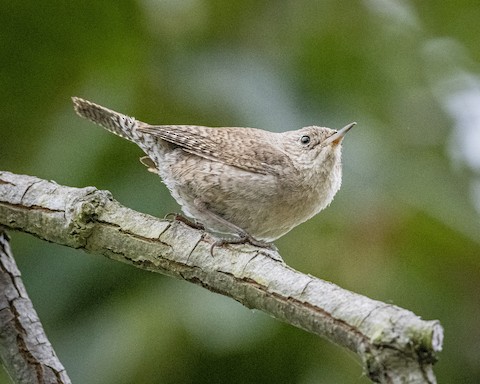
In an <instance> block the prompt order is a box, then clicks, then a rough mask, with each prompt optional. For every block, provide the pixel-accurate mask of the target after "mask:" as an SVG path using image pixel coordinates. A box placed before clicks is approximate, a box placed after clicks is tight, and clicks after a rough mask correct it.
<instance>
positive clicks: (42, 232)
mask: <svg viewBox="0 0 480 384" xmlns="http://www.w3.org/2000/svg"><path fill="white" fill-rule="evenodd" d="M0 224H1V225H4V226H6V227H8V228H10V229H15V230H19V231H23V232H27V233H30V234H32V235H34V236H37V237H39V238H41V239H44V240H48V241H52V242H56V243H58V244H63V245H67V246H70V247H73V248H78V249H82V250H84V251H87V252H90V253H95V254H99V255H103V256H106V257H108V258H110V259H113V260H118V261H121V262H124V263H127V264H131V265H134V266H136V267H138V268H142V269H146V270H150V271H154V272H159V273H163V274H167V275H170V276H173V277H176V278H179V279H183V280H187V281H190V282H192V283H195V284H198V285H201V286H203V287H204V288H207V289H209V290H211V291H213V292H216V293H220V294H222V295H225V296H228V297H231V298H233V299H234V300H237V301H238V302H240V303H242V304H243V305H245V306H247V307H248V308H255V309H259V310H262V311H264V312H266V313H268V314H270V315H272V316H273V317H275V318H277V319H279V320H282V321H284V322H287V323H290V324H292V325H294V326H296V327H299V328H302V329H304V330H306V331H309V332H312V333H314V334H316V335H319V336H321V337H324V338H326V339H328V340H330V341H332V342H334V343H336V344H338V345H340V346H343V347H345V348H348V349H350V350H352V351H354V352H356V353H357V354H358V356H359V357H360V359H361V361H362V364H363V367H364V371H365V374H367V375H368V377H369V378H370V379H371V380H372V381H375V382H379V383H435V382H436V379H435V376H434V373H433V370H432V365H433V364H434V363H435V362H436V359H437V358H436V356H437V353H438V352H439V351H440V350H441V348H442V341H443V329H442V327H441V325H440V323H439V322H438V321H424V320H421V319H420V318H419V317H418V316H416V315H415V314H413V313H412V312H410V311H408V310H405V309H402V308H399V307H396V306H394V305H391V304H386V303H382V302H379V301H376V300H372V299H369V298H367V297H364V296H361V295H358V294H355V293H353V292H350V291H347V290H344V289H342V288H340V287H338V286H336V285H335V284H332V283H329V282H325V281H322V280H320V279H317V278H315V277H313V276H310V275H305V274H303V273H300V272H298V271H296V270H294V269H292V268H290V267H289V266H287V265H286V264H285V263H284V262H283V261H282V259H281V257H280V256H279V255H278V253H276V252H273V251H269V250H268V251H267V250H265V249H262V248H257V247H254V246H250V245H229V246H222V247H215V248H214V249H213V252H211V247H212V244H213V243H214V242H215V238H213V237H212V236H211V235H209V234H207V233H205V232H202V231H200V230H197V229H193V228H191V227H189V226H187V225H185V224H183V223H182V222H179V221H173V222H170V221H166V220H159V219H157V218H154V217H152V216H149V215H145V214H142V213H138V212H135V211H133V210H130V209H128V208H126V207H123V206H122V205H120V204H119V203H118V202H116V201H115V200H113V198H112V197H111V195H110V193H109V192H107V191H100V190H97V189H96V188H93V187H87V188H71V187H64V186H60V185H58V184H56V183H54V182H51V181H46V180H41V179H38V178H35V177H30V176H22V175H15V174H12V173H9V172H0Z"/></svg>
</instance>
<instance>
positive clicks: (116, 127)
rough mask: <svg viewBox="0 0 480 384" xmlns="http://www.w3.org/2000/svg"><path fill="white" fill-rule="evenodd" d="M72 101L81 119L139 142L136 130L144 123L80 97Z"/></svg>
mask: <svg viewBox="0 0 480 384" xmlns="http://www.w3.org/2000/svg"><path fill="white" fill-rule="evenodd" d="M72 101H73V106H74V109H75V112H77V114H78V115H79V116H80V117H83V118H85V119H87V120H90V121H92V122H94V123H96V124H98V125H101V126H102V127H103V128H105V129H106V130H107V131H110V132H112V133H114V134H116V135H118V136H120V137H123V138H125V139H127V140H130V141H134V142H137V141H138V138H139V137H138V136H139V135H138V133H137V132H135V129H136V128H137V127H138V126H139V125H140V124H142V125H143V123H141V122H139V121H137V120H135V118H133V117H129V116H126V115H123V114H121V113H118V112H115V111H112V110H110V109H108V108H105V107H102V106H101V105H98V104H95V103H92V102H91V101H88V100H84V99H81V98H79V97H72Z"/></svg>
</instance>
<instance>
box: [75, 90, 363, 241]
mask: <svg viewBox="0 0 480 384" xmlns="http://www.w3.org/2000/svg"><path fill="white" fill-rule="evenodd" d="M73 103H74V107H75V111H76V112H77V113H78V114H79V115H80V116H82V117H84V118H87V119H89V120H91V121H93V122H95V123H97V124H99V125H101V126H103V127H104V128H106V129H107V130H109V131H111V132H113V133H115V134H117V135H119V136H121V137H124V138H126V139H128V140H131V141H133V142H135V143H136V144H137V145H138V146H139V147H140V148H141V149H142V150H143V151H144V152H145V153H146V154H147V155H148V158H149V159H148V158H147V159H145V158H144V159H143V160H142V162H143V163H144V164H146V165H147V166H148V167H149V169H150V170H151V171H153V172H156V173H158V174H159V175H160V177H161V178H162V180H163V182H164V183H165V184H166V186H167V187H168V189H169V190H170V192H171V193H172V196H173V197H174V198H175V200H176V201H177V202H178V203H179V204H180V206H181V207H182V210H183V212H184V213H185V214H186V215H187V216H190V217H192V218H194V219H196V220H198V221H199V222H200V223H202V224H203V225H204V226H205V227H206V228H207V229H209V230H211V231H213V232H219V233H228V234H232V235H236V236H239V237H245V236H248V237H249V238H253V239H256V240H260V241H265V242H271V241H274V240H275V239H278V238H279V237H280V236H282V235H284V234H285V233H287V232H288V231H290V230H291V229H292V228H293V227H295V226H297V225H299V224H301V223H302V222H304V221H306V220H308V219H309V218H311V217H312V216H314V215H315V214H317V213H318V212H320V211H321V210H322V209H324V208H325V207H326V206H327V205H328V204H330V202H331V201H332V199H333V197H334V195H335V193H336V192H337V191H338V189H339V188H340V184H341V173H342V172H341V141H342V139H343V137H344V135H345V133H346V132H347V131H348V130H349V129H350V128H351V127H353V125H355V123H351V124H349V125H347V126H346V127H345V128H343V129H342V130H341V131H339V132H336V131H335V130H332V129H329V128H323V127H316V126H311V127H305V128H301V129H299V130H296V131H288V132H283V133H274V132H269V131H264V130H260V129H256V128H238V127H228V128H210V127H202V126H191V125H149V124H146V123H143V122H141V121H138V120H136V119H134V118H132V117H128V116H125V115H122V114H120V113H117V112H114V111H111V110H109V109H107V108H104V107H102V106H100V105H97V104H94V103H91V102H89V101H86V100H83V99H80V98H76V97H74V98H73Z"/></svg>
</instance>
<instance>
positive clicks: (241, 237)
mask: <svg viewBox="0 0 480 384" xmlns="http://www.w3.org/2000/svg"><path fill="white" fill-rule="evenodd" d="M194 203H195V208H196V209H197V210H198V211H200V212H201V213H202V215H204V216H208V218H209V219H211V220H212V221H216V222H217V223H219V224H220V225H221V226H223V227H225V228H227V229H229V231H230V232H231V233H232V234H234V235H236V236H237V237H234V238H230V239H219V240H217V241H215V242H214V243H213V245H212V248H211V249H210V253H211V255H212V256H213V249H214V248H215V247H221V246H223V245H226V244H251V245H254V246H256V247H260V248H268V249H271V250H274V251H276V250H277V248H276V247H275V245H274V244H273V243H267V242H265V241H261V240H257V239H255V238H253V237H252V236H251V235H250V234H248V233H247V232H246V231H244V230H243V229H242V228H240V227H238V226H236V225H235V224H232V223H230V222H229V221H228V220H225V219H224V218H223V217H221V216H219V215H217V214H215V213H214V212H212V211H210V210H209V209H208V208H207V206H206V204H205V203H203V202H200V201H197V200H196V201H195V202H194Z"/></svg>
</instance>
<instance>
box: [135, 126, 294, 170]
mask: <svg viewBox="0 0 480 384" xmlns="http://www.w3.org/2000/svg"><path fill="white" fill-rule="evenodd" d="M137 129H138V130H139V131H140V132H143V133H147V134H150V135H153V136H156V137H159V138H161V139H162V140H165V141H168V142H169V143H172V144H175V145H177V146H179V147H180V148H182V149H183V150H184V151H186V152H188V153H192V154H194V155H197V156H200V157H203V158H206V159H210V160H213V161H218V162H221V163H225V164H228V165H231V166H234V167H237V168H241V169H244V170H246V171H249V172H253V173H260V174H277V173H278V170H279V169H282V168H285V167H287V166H290V165H291V161H290V159H289V157H288V156H286V155H285V154H284V153H283V152H282V151H281V150H280V149H277V148H275V147H274V146H273V145H272V143H270V142H269V139H268V138H269V135H273V133H271V132H266V131H262V130H259V129H255V128H210V127H201V126H190V125H156V126H154V125H148V126H143V127H139V128H137Z"/></svg>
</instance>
